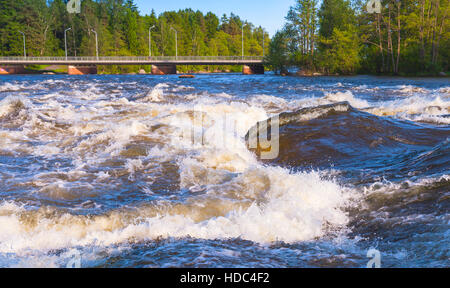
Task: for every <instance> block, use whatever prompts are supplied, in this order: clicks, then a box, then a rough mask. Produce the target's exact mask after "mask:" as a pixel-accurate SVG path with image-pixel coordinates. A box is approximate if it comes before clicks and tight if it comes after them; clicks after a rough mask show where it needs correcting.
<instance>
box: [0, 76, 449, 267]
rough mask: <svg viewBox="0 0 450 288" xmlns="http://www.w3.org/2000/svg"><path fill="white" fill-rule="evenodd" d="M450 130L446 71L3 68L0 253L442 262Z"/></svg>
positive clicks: (220, 261) (264, 262) (86, 259)
mask: <svg viewBox="0 0 450 288" xmlns="http://www.w3.org/2000/svg"><path fill="white" fill-rule="evenodd" d="M336 103H340V104H336ZM330 104H332V105H331V106H330ZM324 105H325V106H324ZM326 105H328V106H326ZM333 105H334V106H333ZM336 105H341V106H339V107H340V108H339V109H337V108H333V107H337V106H336ZM315 107H316V109H314V110H311V111H314V113H310V112H311V111H310V110H308V109H305V108H315ZM326 107H328V108H326ZM329 107H332V110H329ZM342 107H344V108H342ZM301 109H304V110H301ZM324 109H328V110H324ZM333 109H334V110H333ZM308 111H309V112H308ZM284 112H298V113H297V114H296V115H297V116H296V117H297V118H298V119H297V118H296V119H297V120H295V119H294V120H292V119H291V121H290V122H289V123H287V124H283V125H281V126H280V136H279V153H278V154H277V155H275V156H276V157H272V158H271V159H261V158H260V157H258V155H257V154H255V153H254V151H253V150H252V149H249V148H248V143H246V140H245V136H246V134H247V132H248V131H249V129H250V128H252V127H253V126H254V125H255V124H256V123H257V122H258V121H263V120H266V119H268V118H270V117H272V116H276V115H279V114H280V113H284ZM308 113H309V114H308ZM195 115H202V117H201V119H202V121H201V123H200V124H199V123H198V121H197V120H198V119H197V117H195ZM196 133H197V134H196ZM198 133H200V134H198ZM199 135H200V136H199ZM198 137H200V139H201V141H193V140H194V138H198ZM277 139H278V138H277ZM449 141H450V81H449V80H448V79H446V78H436V79H433V78H387V77H386V78H384V77H372V76H355V77H309V78H307V77H306V78H301V77H277V76H274V75H272V74H266V75H254V76H243V75H239V74H212V75H196V78H195V79H179V78H178V77H177V76H176V75H169V76H148V75H122V76H117V75H90V76H67V75H29V76H18V75H8V76H2V77H0V266H1V267H66V266H67V265H68V264H70V265H72V264H73V263H76V265H78V266H82V267H366V265H367V263H368V261H369V260H371V259H370V258H368V257H367V253H368V251H369V250H370V249H376V250H377V251H379V253H380V256H381V259H380V261H381V266H382V267H448V266H450V252H449V251H450V249H449V248H450V225H449V224H450V175H449V174H450V144H449Z"/></svg>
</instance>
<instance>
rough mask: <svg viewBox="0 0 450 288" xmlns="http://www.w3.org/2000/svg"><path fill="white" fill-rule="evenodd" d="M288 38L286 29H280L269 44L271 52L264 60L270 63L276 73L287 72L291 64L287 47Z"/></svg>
mask: <svg viewBox="0 0 450 288" xmlns="http://www.w3.org/2000/svg"><path fill="white" fill-rule="evenodd" d="M287 42H288V38H287V35H286V34H285V32H284V31H278V32H277V33H276V34H275V36H273V38H272V41H271V42H270V46H269V54H268V55H267V56H266V58H265V59H264V61H265V62H266V63H269V68H271V69H272V70H273V71H274V72H275V73H276V74H279V73H285V72H286V71H287V67H286V66H287V65H288V64H289V53H288V47H287Z"/></svg>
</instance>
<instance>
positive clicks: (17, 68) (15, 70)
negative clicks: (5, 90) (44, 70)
mask: <svg viewBox="0 0 450 288" xmlns="http://www.w3.org/2000/svg"><path fill="white" fill-rule="evenodd" d="M23 73H25V66H23V65H5V66H3V65H2V66H0V75H7V74H23Z"/></svg>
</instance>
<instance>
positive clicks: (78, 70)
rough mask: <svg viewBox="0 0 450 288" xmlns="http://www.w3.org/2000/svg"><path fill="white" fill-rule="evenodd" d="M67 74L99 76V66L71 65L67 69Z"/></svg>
mask: <svg viewBox="0 0 450 288" xmlns="http://www.w3.org/2000/svg"><path fill="white" fill-rule="evenodd" d="M67 73H68V74H69V75H89V74H97V65H83V66H79V65H77V66H74V65H69V66H68V67H67Z"/></svg>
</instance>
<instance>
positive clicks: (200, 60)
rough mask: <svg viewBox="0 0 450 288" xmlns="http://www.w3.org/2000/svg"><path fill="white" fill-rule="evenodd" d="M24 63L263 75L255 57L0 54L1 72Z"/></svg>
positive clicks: (74, 70) (19, 69)
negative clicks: (199, 68)
mask: <svg viewBox="0 0 450 288" xmlns="http://www.w3.org/2000/svg"><path fill="white" fill-rule="evenodd" d="M25 65H67V66H68V73H69V74H70V75H83V74H97V65H151V66H152V74H155V75H166V74H176V73H177V65H240V66H243V70H242V72H243V74H246V75H249V74H264V66H263V58H262V57H258V56H244V57H242V56H178V57H175V56H157V57H144V56H111V57H109V56H106V57H0V74H20V73H23V72H24V71H25V70H24V66H25Z"/></svg>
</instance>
